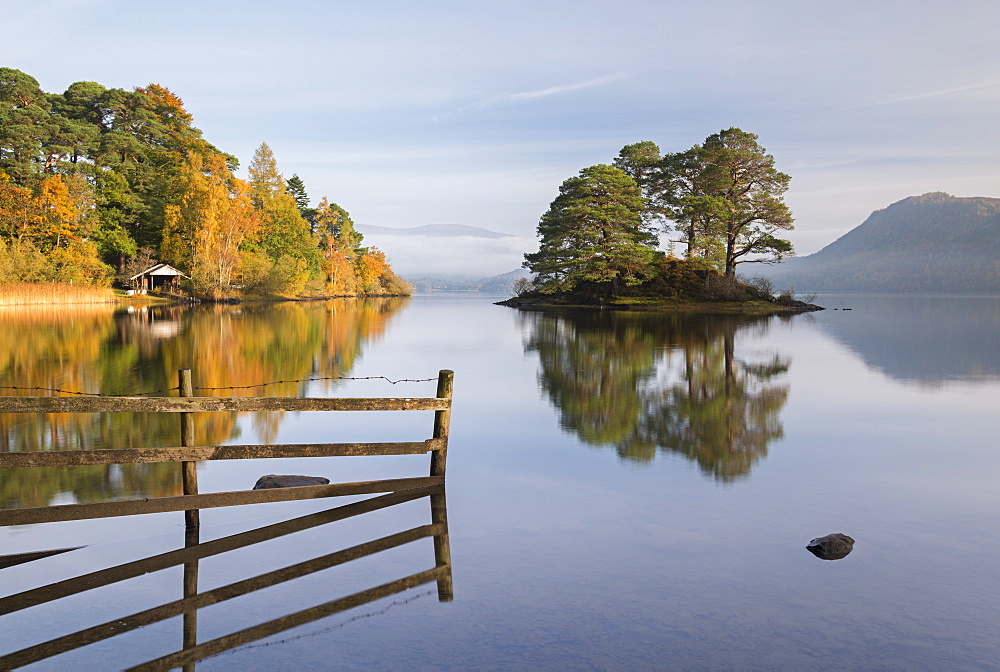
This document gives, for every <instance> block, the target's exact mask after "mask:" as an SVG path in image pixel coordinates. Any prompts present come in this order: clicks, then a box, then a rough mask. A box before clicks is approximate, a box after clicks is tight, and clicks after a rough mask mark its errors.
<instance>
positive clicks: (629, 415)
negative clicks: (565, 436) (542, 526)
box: [521, 310, 789, 482]
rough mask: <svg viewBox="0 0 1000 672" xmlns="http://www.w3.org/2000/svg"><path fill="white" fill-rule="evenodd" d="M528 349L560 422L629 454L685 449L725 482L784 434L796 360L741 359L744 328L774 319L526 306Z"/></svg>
mask: <svg viewBox="0 0 1000 672" xmlns="http://www.w3.org/2000/svg"><path fill="white" fill-rule="evenodd" d="M522 316H523V317H522V318H521V319H522V320H524V322H525V326H526V327H527V330H526V331H527V332H528V333H529V336H528V338H527V341H526V343H525V349H526V350H527V351H533V352H537V353H538V355H539V358H540V361H541V369H540V373H539V383H540V385H541V387H542V389H543V390H544V391H545V392H546V393H547V394H548V395H549V398H550V399H551V400H552V402H553V403H554V404H555V406H556V408H558V409H559V419H560V425H561V426H562V428H563V429H565V430H568V431H572V432H573V433H575V434H576V435H577V436H579V437H580V439H581V440H582V441H583V442H585V443H587V444H589V445H595V446H614V447H615V449H616V451H617V452H618V455H619V456H620V457H621V458H622V459H626V460H632V461H637V462H648V461H650V460H652V459H653V457H654V456H655V454H656V452H657V449H659V450H661V451H664V452H670V453H678V454H681V455H684V456H685V457H687V458H688V459H690V460H692V461H694V462H696V463H697V464H698V466H699V467H700V468H701V469H702V471H703V472H704V473H706V474H710V475H711V476H712V477H713V478H715V479H717V480H720V481H726V482H728V481H733V480H735V479H737V478H740V477H743V476H746V475H748V474H749V473H750V470H751V468H752V467H753V464H754V463H755V462H757V461H758V460H759V459H761V458H762V457H764V456H765V455H766V454H767V447H768V444H769V443H770V442H771V441H773V440H774V439H776V438H780V437H781V436H782V425H781V420H780V413H781V409H782V407H783V406H784V404H785V401H786V400H787V398H788V387H787V385H785V384H782V383H781V382H780V381H779V380H778V379H779V377H780V376H781V374H783V373H785V372H786V371H787V369H788V365H789V364H788V361H787V360H785V359H782V358H781V357H779V356H778V355H777V354H772V355H769V356H768V357H766V358H764V359H760V358H754V359H752V360H747V359H739V358H737V356H736V337H737V334H739V333H741V332H744V331H746V330H747V329H758V330H766V329H767V328H768V327H767V325H768V319H769V318H747V317H742V316H735V315H687V314H664V313H637V312H619V311H593V310H588V311H579V312H577V311H570V312H565V313H560V314H558V315H552V314H548V313H522Z"/></svg>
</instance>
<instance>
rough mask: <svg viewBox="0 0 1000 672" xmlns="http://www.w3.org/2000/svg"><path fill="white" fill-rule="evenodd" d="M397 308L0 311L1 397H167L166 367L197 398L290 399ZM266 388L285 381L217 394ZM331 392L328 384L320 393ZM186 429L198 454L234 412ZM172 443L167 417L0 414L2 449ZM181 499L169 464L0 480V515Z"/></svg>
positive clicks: (340, 367)
mask: <svg viewBox="0 0 1000 672" xmlns="http://www.w3.org/2000/svg"><path fill="white" fill-rule="evenodd" d="M406 302H407V299H403V298H395V299H367V300H353V299H350V300H347V299H345V300H335V301H327V302H315V303H280V304H258V305H254V304H246V305H242V306H235V307H234V306H201V307H196V308H182V307H176V306H170V307H150V308H146V309H141V310H133V311H115V310H114V309H113V308H107V307H103V306H97V307H86V308H79V309H74V308H69V309H60V310H59V311H44V310H43V311H39V310H37V309H36V308H31V309H25V310H17V309H4V310H2V311H0V328H2V329H3V330H4V332H5V334H6V337H5V338H3V339H0V395H16V396H19V395H32V394H53V393H51V392H48V391H47V390H52V389H55V390H66V391H71V392H88V393H101V394H114V395H134V394H138V393H146V394H149V393H154V394H167V393H168V392H167V390H170V389H171V388H175V387H176V385H177V370H178V369H181V368H191V369H192V370H193V376H194V384H195V387H196V389H195V394H196V395H205V396H230V395H247V396H300V395H301V394H302V393H303V392H304V390H305V388H306V385H307V383H305V382H301V381H303V380H304V379H308V378H311V377H320V378H337V377H339V376H346V375H350V373H351V370H352V369H353V367H354V364H355V362H356V360H357V358H358V356H359V355H360V353H361V351H362V349H363V347H364V344H365V343H367V342H369V341H371V340H373V339H377V338H379V337H380V336H381V335H382V334H383V333H384V331H385V328H386V325H387V324H388V322H389V320H390V319H391V318H392V316H393V315H394V314H395V313H397V312H398V311H399V310H400V309H401V308H402V307H403V306H404V305H405V304H406ZM273 381H284V382H279V383H277V384H273V385H268V386H267V387H253V388H249V389H242V390H241V389H228V388H230V387H240V386H247V385H257V384H260V383H262V382H273ZM335 385H336V381H328V388H329V387H333V386H335ZM25 388H28V389H25ZM34 388H38V389H34ZM198 388H201V389H198ZM211 388H227V389H225V390H221V391H220V390H212V389H211ZM170 394H175V393H174V392H171V393H170ZM282 418H283V414H280V413H266V414H265V413H260V414H256V415H254V417H253V425H254V428H255V429H256V431H257V432H258V433H259V434H260V436H261V438H262V442H265V443H269V442H272V441H273V439H274V437H275V436H276V434H277V430H278V426H279V424H280V423H281V421H282ZM195 424H196V426H195V436H196V440H197V441H198V442H200V443H202V444H205V445H207V444H212V445H215V444H220V443H223V442H225V441H226V440H228V439H231V438H235V437H237V436H238V425H237V421H236V416H235V414H226V413H205V414H198V415H196V417H195ZM177 441H178V424H177V419H176V418H172V417H170V416H169V415H168V414H155V413H153V414H128V413H106V414H100V415H96V414H95V415H85V414H49V415H16V414H0V451H4V452H10V451H45V450H80V449H86V448H92V447H101V448H143V447H150V446H171V445H176V444H177ZM180 490H181V485H180V477H179V475H178V473H177V469H176V466H175V465H172V464H136V465H106V466H104V465H102V466H93V467H74V468H70V467H53V468H46V469H28V470H24V469H7V470H4V471H2V472H0V507H5V508H9V507H13V506H44V505H47V504H49V503H51V502H52V501H53V500H54V499H55V498H56V497H61V498H62V499H64V500H69V501H76V502H92V501H104V500H108V499H116V498H128V497H133V496H136V495H143V496H151V497H161V496H166V495H174V494H179V493H180Z"/></svg>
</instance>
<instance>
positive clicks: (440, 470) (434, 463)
mask: <svg viewBox="0 0 1000 672" xmlns="http://www.w3.org/2000/svg"><path fill="white" fill-rule="evenodd" d="M454 388H455V372H454V371H449V370H447V369H442V370H441V371H439V372H438V386H437V397H438V399H448V400H449V401H451V398H452V393H453V392H454ZM450 425H451V408H447V409H445V410H443V411H435V412H434V438H435V439H444V447H442V448H439V449H438V450H434V451H431V476H444V472H445V467H446V466H447V462H448V429H449V426H450Z"/></svg>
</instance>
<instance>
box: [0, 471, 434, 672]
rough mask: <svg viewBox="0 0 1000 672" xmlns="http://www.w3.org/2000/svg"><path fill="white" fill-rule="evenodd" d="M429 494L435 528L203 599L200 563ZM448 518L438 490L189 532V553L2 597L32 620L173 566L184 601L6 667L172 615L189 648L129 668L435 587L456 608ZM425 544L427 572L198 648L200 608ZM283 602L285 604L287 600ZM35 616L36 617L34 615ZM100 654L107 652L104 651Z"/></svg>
mask: <svg viewBox="0 0 1000 672" xmlns="http://www.w3.org/2000/svg"><path fill="white" fill-rule="evenodd" d="M425 497H426V498H428V500H429V503H430V509H431V523H430V524H426V525H420V526H418V527H413V528H410V529H407V530H404V531H402V532H398V533H395V534H391V535H388V536H383V537H379V538H377V539H374V540H371V541H368V542H365V543H361V544H356V545H354V546H351V547H349V548H345V549H342V550H338V551H335V552H332V553H326V554H323V555H320V556H318V557H315V558H312V559H310V560H306V561H303V562H298V563H295V564H292V565H288V566H285V567H282V568H281V569H277V570H273V571H269V572H266V573H264V574H260V575H258V576H254V577H251V578H247V579H243V580H240V581H236V582H234V583H230V584H227V585H224V586H221V587H218V588H214V589H212V590H206V591H204V592H199V587H198V564H199V561H201V560H203V559H206V558H212V557H215V556H218V555H220V554H223V553H227V552H230V551H237V550H241V549H248V548H251V547H253V546H255V545H256V544H264V543H266V542H268V541H271V540H274V539H279V538H282V537H286V536H288V535H294V534H295V533H300V532H305V531H308V530H313V529H317V528H320V527H323V526H329V525H331V524H333V523H336V522H339V521H343V520H346V519H348V518H353V517H355V516H359V515H361V514H364V513H370V512H373V511H384V510H386V509H390V508H392V507H395V506H398V505H401V504H405V503H407V502H411V501H415V500H419V499H423V498H425ZM447 515H448V514H447V505H446V501H445V492H444V487H443V486H437V487H431V488H419V489H414V490H407V491H403V492H398V493H393V494H389V495H383V496H381V497H374V498H370V499H366V500H362V501H360V502H355V503H353V504H348V505H345V506H339V507H336V508H332V509H329V510H326V511H322V512H319V513H314V514H309V515H306V516H301V517H298V518H293V519H290V520H286V521H283V522H280V523H276V524H273V525H268V526H266V527H262V528H258V529H254V530H250V531H247V532H241V533H239V534H234V535H231V536H228V537H223V538H220V539H214V540H212V541H208V542H204V543H199V540H198V537H197V530H194V531H193V532H192V531H189V532H188V535H187V538H186V540H185V545H184V547H183V548H179V549H177V550H174V551H169V552H167V553H161V554H158V555H153V556H150V557H148V558H144V559H142V560H137V561H134V562H129V563H125V564H121V565H117V566H113V567H109V568H107V569H103V570H99V571H96V572H91V573H89V574H85V575H82V576H77V577H74V578H71V579H66V580H64V581H59V582H56V583H52V584H49V585H46V586H42V587H40V588H36V589H33V590H28V591H24V592H20V593H17V594H13V595H9V596H7V597H3V598H0V616H2V617H7V618H22V619H23V618H26V616H25V614H23V613H22V612H23V611H24V610H26V609H29V608H31V607H39V606H42V605H50V606H55V607H60V602H59V601H60V600H67V599H70V598H72V597H73V596H75V595H80V594H84V593H87V591H90V590H93V589H95V588H100V589H101V590H102V591H104V592H105V593H106V592H107V591H108V590H116V589H121V590H128V584H125V585H122V586H119V585H118V584H121V583H122V582H126V581H129V580H130V579H137V578H139V577H143V576H145V575H146V574H148V573H150V572H158V571H160V570H164V569H169V568H172V567H183V579H182V581H183V598H182V599H179V600H174V601H171V602H167V603H165V604H161V605H159V606H156V607H153V608H150V609H145V610H143V611H140V612H137V613H133V614H130V615H126V616H122V617H120V618H115V619H113V620H111V621H108V622H106V623H102V624H99V625H94V626H90V627H86V628H84V629H82V630H79V631H77V632H74V633H71V634H67V635H63V636H60V637H57V638H55V639H49V640H47V641H44V642H41V643H38V644H34V645H31V646H28V647H26V648H22V649H20V650H18V651H14V652H6V653H5V655H2V656H0V669H13V668H17V667H21V666H24V665H28V664H31V663H36V662H39V661H49V662H51V659H52V658H55V657H56V656H59V655H61V654H65V653H69V652H72V651H76V650H78V649H81V648H84V647H88V646H91V645H95V644H98V645H99V644H100V643H101V642H104V641H105V640H108V639H110V638H113V637H116V636H118V635H121V634H124V633H128V632H130V631H133V630H136V629H138V628H142V627H145V626H149V625H151V624H154V623H158V622H160V621H164V620H166V619H170V618H173V617H175V616H182V617H183V618H182V621H181V623H180V624H179V625H180V626H181V632H180V633H178V634H179V636H178V637H177V640H176V641H177V642H178V643H180V644H182V646H181V648H179V649H178V650H176V651H174V652H172V653H166V654H165V655H161V656H160V657H157V658H155V659H153V660H149V661H147V662H145V663H142V664H140V665H138V666H136V667H134V668H130V669H158V670H160V669H172V668H174V667H179V666H182V665H183V666H189V667H186V669H194V667H193V665H194V664H195V663H196V662H197V661H199V660H203V659H205V658H208V657H211V656H215V655H218V654H220V653H223V652H226V651H229V650H232V649H234V648H236V647H240V646H244V645H246V644H248V643H250V642H254V641H257V640H259V639H262V638H264V637H268V636H271V635H274V634H277V633H280V632H284V631H286V630H289V629H291V628H295V627H299V626H301V625H304V624H307V623H310V622H313V621H316V620H318V619H321V618H325V617H327V616H330V615H332V614H336V613H339V612H342V611H345V610H347V609H352V608H354V607H358V606H361V605H364V604H368V603H370V602H374V601H375V600H379V599H382V598H385V597H388V596H391V595H395V594H397V593H400V592H403V591H405V590H409V589H411V588H414V587H416V586H420V585H423V584H425V583H429V582H432V581H433V582H436V583H437V593H438V599H439V600H440V601H442V602H447V601H451V600H452V599H453V589H452V568H451V552H450V547H449V541H448V518H447ZM333 533H334V530H333V529H324V534H326V535H332V534H333ZM427 538H432V539H433V542H434V557H433V561H434V563H433V566H432V567H431V568H429V569H423V570H421V571H417V572H416V573H413V574H409V575H407V576H405V577H403V578H400V579H397V580H394V581H390V582H388V583H382V584H380V585H377V586H375V587H372V588H369V589H367V590H362V591H360V592H355V593H352V594H350V595H347V596H343V597H337V598H335V599H333V600H330V601H327V602H324V603H322V604H319V605H318V606H313V607H310V608H307V609H304V610H301V611H296V612H294V613H290V614H288V615H286V616H282V617H280V618H275V619H270V620H267V621H265V622H263V623H260V624H258V625H256V626H252V627H248V628H244V629H242V630H239V631H236V632H233V633H231V634H228V635H224V636H221V637H216V638H214V639H211V640H208V641H203V642H200V643H199V641H198V616H199V610H200V609H202V608H204V607H210V606H213V605H217V604H220V603H223V602H226V601H227V600H231V599H234V598H244V599H246V598H245V596H248V595H251V594H252V593H255V592H257V591H260V590H263V589H265V588H271V587H273V586H280V585H281V584H284V583H286V582H289V581H293V580H295V579H300V578H302V577H306V576H309V575H311V574H314V573H316V572H320V571H324V570H329V569H331V568H333V567H336V566H338V565H342V564H344V563H346V562H350V561H352V560H358V559H361V558H366V557H370V556H373V555H375V554H377V553H380V552H382V551H386V550H389V549H394V548H397V547H400V546H403V545H406V544H410V543H412V542H416V541H419V540H421V539H427ZM287 543H288V544H289V545H290V547H295V548H297V547H300V546H302V544H301V542H300V543H299V544H297V545H296V542H295V539H294V538H293V539H289V540H287ZM314 552H315V551H314ZM161 576H163V578H168V577H172V576H176V575H172V574H164V575H161ZM266 599H267V601H268V604H273V603H274V602H275V601H276V596H275V595H274V594H273V592H270V591H269V592H268V593H267V598H266ZM278 602H279V603H280V600H278ZM74 604H75V605H77V606H79V604H80V602H79V601H78V602H76V603H74ZM240 604H244V605H245V602H241V603H240ZM244 608H245V607H244ZM70 609H72V607H70ZM82 611H83V612H86V611H88V610H86V609H84V610H82ZM28 613H29V614H30V613H31V612H28ZM212 613H213V614H217V613H218V612H217V609H216V610H213V611H212ZM79 620H80V622H81V623H86V622H87V621H88V620H89V619H88V618H87V614H86V613H80V616H79ZM28 629H29V630H30V632H31V636H37V637H45V636H48V628H47V627H45V623H35V624H32V625H31V627H29V628H28ZM151 642H154V643H158V641H157V640H155V639H152V638H151ZM118 651H119V653H124V654H125V655H130V649H129V648H128V647H125V648H119V649H118ZM97 655H106V654H101V653H98V654H97ZM133 655H134V654H133ZM108 664H109V661H107V660H105V661H104V663H103V664H102V666H107V665H108ZM116 667H117V666H116Z"/></svg>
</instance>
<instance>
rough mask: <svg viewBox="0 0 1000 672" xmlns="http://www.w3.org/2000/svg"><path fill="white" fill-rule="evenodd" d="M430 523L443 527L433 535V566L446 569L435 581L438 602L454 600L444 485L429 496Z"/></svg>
mask: <svg viewBox="0 0 1000 672" xmlns="http://www.w3.org/2000/svg"><path fill="white" fill-rule="evenodd" d="M431 522H432V523H434V524H435V525H441V526H442V527H444V531H443V532H440V533H438V534H435V535H434V566H435V567H447V568H448V573H447V574H446V575H445V576H443V577H441V578H440V579H438V580H437V592H438V602H451V601H452V600H454V599H455V586H454V583H453V580H452V576H451V542H450V541H449V539H448V504H447V502H446V500H445V494H444V485H441V486H440V491H439V492H438V493H437V494H434V495H431Z"/></svg>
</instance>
